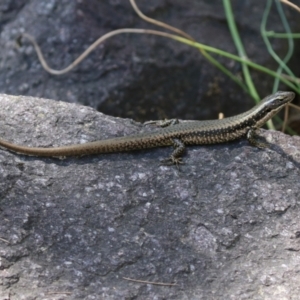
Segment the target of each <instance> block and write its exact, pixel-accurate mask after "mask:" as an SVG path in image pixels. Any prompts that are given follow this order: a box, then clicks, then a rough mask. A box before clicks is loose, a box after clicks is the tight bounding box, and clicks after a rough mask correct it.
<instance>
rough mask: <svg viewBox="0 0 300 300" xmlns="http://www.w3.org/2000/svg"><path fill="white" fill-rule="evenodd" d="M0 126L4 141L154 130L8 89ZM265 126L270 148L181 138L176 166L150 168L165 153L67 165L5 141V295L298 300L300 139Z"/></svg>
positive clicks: (0, 271)
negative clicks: (183, 145)
mask: <svg viewBox="0 0 300 300" xmlns="http://www.w3.org/2000/svg"><path fill="white" fill-rule="evenodd" d="M0 122H1V124H0V136H1V137H3V138H5V139H8V140H10V141H14V142H16V143H22V144H26V145H35V146H52V145H62V144H70V143H82V142H86V141H91V140H96V139H102V138H107V137H111V136H121V135H128V134H133V133H136V132H139V131H141V130H152V128H147V129H145V128H142V126H141V125H140V124H137V123H134V122H133V121H131V120H129V119H127V120H125V119H118V118H113V117H108V116H105V115H103V114H101V113H98V112H96V111H95V110H93V109H92V108H88V107H84V106H78V105H75V104H67V103H63V102H58V101H57V102H56V101H50V100H46V99H36V98H29V97H14V96H7V95H1V96H0ZM261 135H263V136H264V137H265V138H266V139H267V140H268V141H269V142H270V143H271V147H270V149H266V150H259V149H256V148H253V147H251V146H249V145H248V143H247V141H243V140H241V141H238V142H234V143H230V144H223V145H216V146H202V147H200V146H198V147H197V146H195V147H189V149H188V152H187V155H186V156H185V163H186V164H185V165H183V166H182V167H181V168H180V170H177V168H176V167H166V166H159V159H161V158H165V157H167V156H168V155H169V153H170V151H171V149H169V148H162V149H152V150H149V151H137V152H132V153H123V154H120V153H116V154H109V155H99V156H93V157H83V158H70V159H66V160H58V159H54V158H53V159H52V158H36V157H26V156H22V155H16V154H13V153H10V152H8V151H5V150H0V299H1V300H4V299H28V300H29V299H217V300H218V299H298V298H299V293H300V288H299V280H300V269H299V259H300V255H299V253H300V252H299V251H300V225H299V224H300V209H299V194H300V181H299V178H300V170H299V167H300V150H299V149H300V138H299V137H289V136H287V135H284V134H282V133H279V132H272V131H262V133H261ZM5 241H7V242H5ZM123 277H129V278H133V279H139V280H148V281H155V282H165V283H176V284H177V285H176V286H172V287H166V286H155V285H151V284H142V283H134V282H130V281H127V280H125V279H123ZM55 293H57V294H55ZM64 293H69V294H64Z"/></svg>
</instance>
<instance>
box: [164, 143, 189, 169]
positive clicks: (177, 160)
mask: <svg viewBox="0 0 300 300" xmlns="http://www.w3.org/2000/svg"><path fill="white" fill-rule="evenodd" d="M173 147H174V151H173V153H172V154H171V156H170V157H169V158H167V159H165V160H163V161H162V164H164V165H176V166H178V165H181V164H184V162H183V161H182V157H181V156H182V154H183V153H184V152H185V145H184V143H183V142H182V141H181V140H179V139H173Z"/></svg>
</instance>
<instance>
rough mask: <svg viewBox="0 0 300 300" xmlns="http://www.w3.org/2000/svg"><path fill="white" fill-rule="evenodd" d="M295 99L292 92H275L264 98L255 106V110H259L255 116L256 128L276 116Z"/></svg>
mask: <svg viewBox="0 0 300 300" xmlns="http://www.w3.org/2000/svg"><path fill="white" fill-rule="evenodd" d="M294 97H295V93H293V92H280V91H278V92H276V93H275V94H273V95H270V96H267V97H266V98H264V99H263V100H262V101H261V102H260V103H259V104H257V106H256V107H255V108H256V109H258V110H259V112H260V113H259V114H258V115H257V117H258V119H257V124H256V126H257V127H261V126H262V125H264V124H265V123H266V122H267V121H268V120H270V119H271V118H272V117H273V116H274V115H276V114H277V113H278V112H279V111H280V110H281V109H282V108H283V107H284V106H286V105H287V104H288V103H290V102H291V101H292V100H293V99H294Z"/></svg>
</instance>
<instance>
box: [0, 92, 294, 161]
mask: <svg viewBox="0 0 300 300" xmlns="http://www.w3.org/2000/svg"><path fill="white" fill-rule="evenodd" d="M294 97H295V93H293V92H280V91H278V92H276V93H275V94H272V95H269V96H267V97H265V98H264V99H263V100H262V101H261V102H259V103H258V104H257V105H256V106H254V107H253V108H252V109H250V110H248V111H246V112H244V113H241V114H238V115H236V116H233V117H228V118H224V119H221V120H207V121H189V122H182V123H179V122H178V121H177V120H168V121H167V122H162V121H150V122H146V123H150V124H151V123H156V124H158V125H159V126H161V127H162V128H161V129H159V130H158V131H155V132H146V133H139V134H135V135H129V136H124V137H116V138H111V139H105V140H99V141H94V142H88V143H83V144H75V145H66V146H60V147H53V148H51V147H49V148H43V147H27V146H23V145H18V144H14V143H11V142H8V141H6V140H3V139H1V138H0V147H1V148H5V149H7V150H9V151H13V152H16V153H18V154H25V155H31V156H46V157H58V158H65V157H69V156H84V155H92V154H102V153H113V152H125V151H132V150H141V149H148V148H155V147H163V146H173V147H174V151H173V153H172V154H171V156H170V157H169V158H168V159H166V160H165V162H169V163H171V164H177V165H178V164H181V163H183V162H182V155H183V153H184V151H185V145H205V144H217V143H224V142H229V141H234V140H237V139H240V138H243V137H246V138H247V140H248V141H249V143H250V144H251V145H253V146H256V147H258V148H265V147H266V146H267V145H266V144H264V143H261V142H259V141H258V140H257V138H256V137H257V133H256V131H257V130H258V129H259V128H260V127H262V126H263V125H264V124H265V123H266V122H267V121H268V120H269V119H271V118H272V117H273V116H274V115H276V114H277V113H278V112H279V111H280V110H281V109H282V108H283V107H284V106H285V105H287V104H288V103H289V102H291V101H292V100H293V99H294ZM168 125H170V126H168Z"/></svg>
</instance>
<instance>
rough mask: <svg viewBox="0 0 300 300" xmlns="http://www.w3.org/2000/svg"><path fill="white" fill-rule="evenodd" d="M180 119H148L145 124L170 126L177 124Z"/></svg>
mask: <svg viewBox="0 0 300 300" xmlns="http://www.w3.org/2000/svg"><path fill="white" fill-rule="evenodd" d="M178 123H179V120H178V119H169V120H167V119H166V120H157V121H147V122H145V123H144V124H143V125H149V124H154V125H156V126H158V127H162V128H163V127H168V126H172V125H175V124H178Z"/></svg>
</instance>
